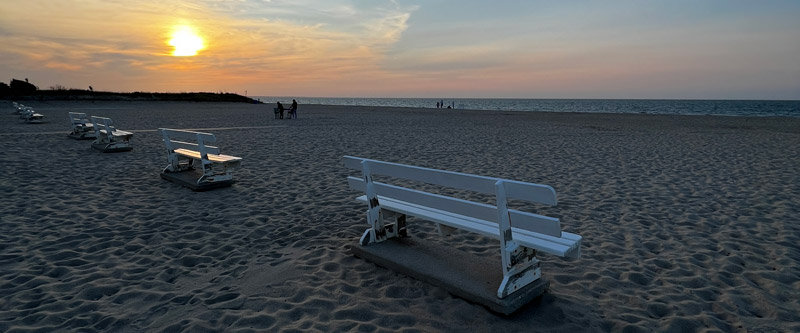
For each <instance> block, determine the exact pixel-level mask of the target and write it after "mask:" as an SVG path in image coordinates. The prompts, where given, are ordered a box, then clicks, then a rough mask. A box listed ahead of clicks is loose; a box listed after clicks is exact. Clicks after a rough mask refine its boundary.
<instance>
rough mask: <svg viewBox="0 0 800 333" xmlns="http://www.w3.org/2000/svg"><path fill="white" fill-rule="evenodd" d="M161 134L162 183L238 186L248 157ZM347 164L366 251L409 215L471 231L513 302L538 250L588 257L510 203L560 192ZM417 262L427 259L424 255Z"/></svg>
mask: <svg viewBox="0 0 800 333" xmlns="http://www.w3.org/2000/svg"><path fill="white" fill-rule="evenodd" d="M69 116H70V122H71V124H72V132H71V133H70V134H69V136H70V137H72V138H74V139H79V140H83V139H94V141H93V143H92V146H93V147H94V148H96V149H98V150H101V151H104V152H115V151H127V150H131V147H130V139H131V137H132V136H133V133H132V132H128V131H122V130H119V129H117V128H116V127H115V126H114V123H113V121H112V120H111V119H110V118H106V117H98V116H92V117H88V116H87V115H86V114H84V113H75V112H70V114H69ZM159 132H160V134H161V136H162V140H163V142H164V145H165V148H166V152H167V162H168V163H167V166H166V167H165V168H164V169H163V171H162V172H161V177H162V178H164V179H167V180H169V181H172V182H176V183H179V184H181V185H184V186H187V187H190V188H192V189H193V190H207V189H211V188H216V187H221V186H229V185H231V184H232V183H233V175H232V171H233V170H236V169H237V168H239V167H240V165H241V161H242V158H241V157H236V156H231V155H224V154H222V153H221V150H220V148H219V147H218V146H215V145H212V144H214V143H215V142H216V141H217V140H216V137H215V136H214V135H213V134H210V133H203V132H197V131H190V130H178V129H168V128H160V129H159ZM342 163H343V165H344V167H345V168H347V169H350V170H352V171H356V172H358V176H348V177H347V184H348V185H349V187H350V188H351V189H352V190H355V191H360V192H362V193H363V194H362V195H359V196H357V197H355V200H356V201H357V202H361V203H363V204H365V205H366V206H367V209H366V221H367V225H368V227H367V229H366V230H365V231H364V232H363V234H362V235H361V238H360V239H359V242H358V243H359V246H361V247H370V246H376V244H381V243H385V242H389V241H391V240H393V239H402V238H406V237H409V233H408V225H407V223H408V222H407V217H408V216H411V217H415V218H416V219H418V220H423V221H430V222H432V223H434V224H435V228H436V230H437V231H438V233H439V234H440V235H441V236H449V235H452V234H453V233H455V231H456V230H463V231H466V232H470V233H475V234H479V235H482V236H486V237H489V238H492V239H495V240H496V241H498V248H499V249H498V252H499V253H500V261H501V262H500V268H501V272H502V280H501V281H500V283H499V286H497V289H496V291H495V295H496V297H497V298H498V299H504V298H508V297H509V296H510V295H514V294H515V293H517V292H519V291H520V290H523V289H526V287H527V286H532V285H534V284H536V283H538V281H540V279H542V273H541V267H540V261H539V259H538V258H537V253H539V252H541V253H546V254H550V255H555V256H559V257H565V258H579V257H580V254H581V249H580V247H581V242H582V237H581V236H579V235H577V234H574V233H569V232H566V231H563V230H562V226H561V221H560V220H559V219H558V218H554V217H549V216H544V215H540V214H536V213H532V212H528V211H522V210H518V209H512V208H509V207H508V201H509V200H515V201H524V202H527V203H530V204H538V205H547V206H553V205H556V203H557V199H556V193H555V190H554V189H553V188H552V187H550V186H548V185H542V184H534V183H527V182H520V181H515V180H509V179H502V178H495V177H486V176H479V175H472V174H466V173H459V172H452V171H446V170H439V169H431V168H424V167H418V166H413V165H406V164H400V163H393V162H385V161H379V160H374V159H368V158H362V157H354V156H344V157H343V158H342ZM375 177H379V179H380V181H376V180H375ZM410 184H411V185H410ZM413 184H427V185H434V186H437V187H438V188H446V189H451V190H456V191H466V192H473V193H478V194H480V195H484V196H487V195H488V197H489V198H493V199H494V204H489V203H486V202H485V201H473V200H466V199H463V198H458V197H456V196H452V195H443V194H439V193H433V192H431V191H427V190H424V189H427V188H430V186H427V185H426V186H424V187H422V189H420V186H415V185H413ZM440 192H441V191H440ZM451 192H452V191H445V193H451ZM423 252H424V251H423ZM422 255H425V254H424V253H423V254H422ZM390 256H391V255H390ZM415 256H416V255H415ZM415 258H417V259H418V260H422V259H421V257H419V256H416V257H415ZM417 259H415V260H417ZM539 285H543V284H541V283H539ZM530 289H531V288H527V290H530ZM542 290H543V288H542ZM542 292H543V291H542ZM501 311H503V310H501Z"/></svg>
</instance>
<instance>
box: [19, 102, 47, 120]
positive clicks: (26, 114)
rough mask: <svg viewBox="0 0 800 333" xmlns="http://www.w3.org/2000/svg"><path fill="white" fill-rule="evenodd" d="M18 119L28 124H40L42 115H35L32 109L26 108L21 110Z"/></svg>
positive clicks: (42, 118)
mask: <svg viewBox="0 0 800 333" xmlns="http://www.w3.org/2000/svg"><path fill="white" fill-rule="evenodd" d="M19 117H20V118H22V119H23V120H25V122H26V123H28V124H41V123H42V122H43V121H44V115H41V114H38V113H36V111H33V108H31V107H27V106H24V107H23V108H22V110H21V111H20V116H19Z"/></svg>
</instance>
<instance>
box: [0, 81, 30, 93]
mask: <svg viewBox="0 0 800 333" xmlns="http://www.w3.org/2000/svg"><path fill="white" fill-rule="evenodd" d="M37 90H39V88H38V87H36V86H35V85H33V84H32V83H30V82H28V79H25V81H22V80H17V79H11V84H6V83H5V82H0V96H19V95H30V94H34V93H36V91H37Z"/></svg>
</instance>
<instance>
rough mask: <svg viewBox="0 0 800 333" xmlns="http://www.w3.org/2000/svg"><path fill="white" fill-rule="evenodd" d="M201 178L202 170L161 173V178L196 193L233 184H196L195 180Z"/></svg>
mask: <svg viewBox="0 0 800 333" xmlns="http://www.w3.org/2000/svg"><path fill="white" fill-rule="evenodd" d="M201 176H203V171H202V170H187V171H180V172H162V173H161V178H164V179H166V180H169V181H171V182H173V183H176V184H179V185H183V186H186V187H188V188H190V189H192V191H197V192H202V191H208V190H211V189H215V188H219V187H226V186H231V185H232V184H233V183H234V181H233V180H226V181H218V182H213V183H201V184H197V180H198V179H200V177H201Z"/></svg>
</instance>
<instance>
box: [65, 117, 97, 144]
mask: <svg viewBox="0 0 800 333" xmlns="http://www.w3.org/2000/svg"><path fill="white" fill-rule="evenodd" d="M69 122H70V123H71V124H72V132H71V133H69V137H70V138H73V139H76V140H86V139H95V138H96V135H95V133H94V124H93V123H92V122H91V121H90V120H89V117H87V116H86V114H85V113H80V112H70V113H69Z"/></svg>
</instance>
